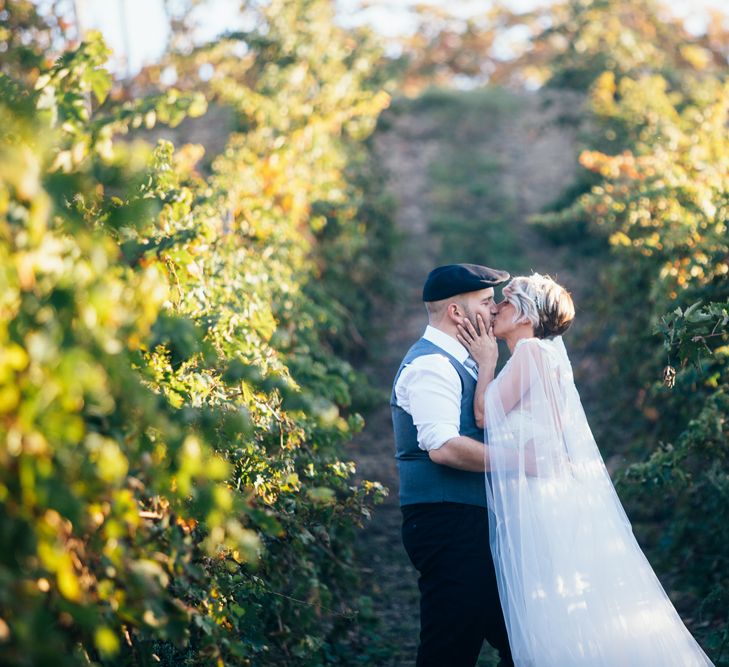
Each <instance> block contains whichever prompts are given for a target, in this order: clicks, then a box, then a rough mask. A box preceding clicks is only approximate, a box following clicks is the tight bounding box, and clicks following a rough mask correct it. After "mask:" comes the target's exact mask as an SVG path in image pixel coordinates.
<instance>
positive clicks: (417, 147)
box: [351, 91, 587, 667]
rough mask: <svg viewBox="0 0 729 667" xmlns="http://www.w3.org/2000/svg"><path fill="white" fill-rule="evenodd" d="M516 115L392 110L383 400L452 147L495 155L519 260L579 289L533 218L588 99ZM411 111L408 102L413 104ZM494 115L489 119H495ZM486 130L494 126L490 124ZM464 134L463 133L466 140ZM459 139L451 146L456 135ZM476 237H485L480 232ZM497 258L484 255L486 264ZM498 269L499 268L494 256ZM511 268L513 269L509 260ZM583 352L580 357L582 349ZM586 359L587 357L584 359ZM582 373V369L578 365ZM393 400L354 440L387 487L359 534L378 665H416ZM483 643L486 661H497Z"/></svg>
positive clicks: (386, 135)
mask: <svg viewBox="0 0 729 667" xmlns="http://www.w3.org/2000/svg"><path fill="white" fill-rule="evenodd" d="M514 101H515V105H514V108H515V109H516V112H515V113H509V114H505V115H502V116H501V117H500V118H499V119H498V120H497V121H496V125H495V124H494V122H493V121H494V119H486V118H484V119H483V120H484V123H483V126H484V130H485V131H484V132H483V133H482V134H480V135H479V133H478V132H476V135H477V136H478V137H479V138H478V141H476V142H474V141H473V137H474V131H473V128H471V131H469V132H457V131H453V130H454V129H458V128H449V127H443V126H442V121H443V118H442V116H438V115H434V114H433V113H432V112H430V111H429V110H428V109H427V108H418V107H412V108H409V109H408V110H406V111H405V112H404V113H403V112H400V113H396V112H394V111H393V112H389V113H388V115H387V117H386V121H387V122H386V123H385V124H384V129H382V130H380V131H378V134H377V136H376V154H377V157H378V159H379V161H380V162H381V164H382V165H383V168H384V169H386V171H387V173H388V177H389V179H388V182H389V188H390V190H391V192H392V194H393V196H394V197H395V199H396V202H397V206H398V210H397V215H396V225H397V228H398V232H399V234H400V235H401V236H402V242H401V244H400V248H399V252H398V254H397V260H396V262H395V264H394V266H393V269H392V271H393V275H392V279H393V281H394V283H395V284H396V285H398V292H399V297H400V298H399V299H398V300H397V302H396V303H393V304H389V305H388V306H387V308H384V307H383V309H382V311H383V312H382V313H381V314H380V321H379V322H378V324H379V326H380V327H381V330H382V331H383V335H382V338H381V341H380V342H379V349H377V348H375V349H373V350H372V352H371V361H370V362H369V364H368V366H367V367H366V368H365V369H364V370H365V372H366V373H367V375H368V376H369V377H370V379H371V381H372V383H373V384H374V385H375V386H376V387H378V388H381V389H382V392H383V397H384V396H385V393H386V392H389V388H390V386H391V383H392V379H393V377H394V374H395V372H396V370H397V368H398V365H399V363H400V360H401V358H402V356H403V355H404V353H405V352H406V350H407V349H408V347H409V346H410V345H411V344H412V343H413V342H414V341H415V340H417V339H418V338H419V337H420V335H421V334H422V331H423V329H424V328H425V325H426V318H425V311H424V308H423V305H422V301H421V289H422V283H423V280H424V279H425V276H426V275H427V273H428V271H429V270H430V269H431V268H433V267H434V266H437V265H438V264H439V263H442V262H441V261H440V245H441V240H442V237H439V236H438V235H437V234H435V233H434V231H433V229H432V227H431V222H432V210H433V206H434V202H433V197H432V189H431V185H432V184H431V168H432V166H433V165H434V164H435V163H436V161H437V160H439V159H440V158H441V156H442V155H443V154H445V153H446V152H447V151H452V150H453V149H454V148H456V149H457V150H459V151H464V152H467V151H477V152H482V153H487V154H489V155H491V156H493V157H494V159H496V160H498V163H499V165H500V169H498V170H497V172H496V174H497V175H496V178H498V179H499V183H498V187H500V188H502V189H503V192H504V193H506V194H507V195H508V197H509V198H510V199H511V200H512V203H513V206H512V207H511V210H512V211H513V212H514V216H513V220H511V222H510V225H509V229H508V230H505V233H509V234H512V235H513V237H514V238H515V239H516V241H517V245H518V248H519V250H520V251H521V252H523V253H524V257H523V261H522V262H520V264H521V265H522V266H529V267H530V268H532V269H534V270H538V271H540V272H542V273H550V274H552V275H555V276H557V277H558V278H559V279H560V280H562V281H563V282H564V283H565V284H566V285H567V286H568V287H570V289H571V290H572V291H573V293H576V295H578V294H579V285H580V284H581V281H580V278H579V275H580V274H581V273H582V274H583V275H584V272H581V270H580V267H575V266H569V265H566V264H565V262H566V257H565V255H564V253H562V252H560V251H557V250H555V249H554V248H550V247H545V243H544V241H543V240H542V239H540V238H539V237H538V236H537V234H536V232H535V231H534V230H533V229H531V228H530V226H529V225H528V224H527V218H528V216H529V215H530V214H532V213H535V212H539V211H540V210H542V209H543V207H544V206H545V205H547V204H549V203H550V202H551V201H553V200H554V199H555V198H556V197H557V196H558V195H559V194H560V193H561V192H562V191H563V189H564V188H566V187H567V186H569V185H570V183H571V182H572V180H573V178H574V174H575V172H576V169H577V160H576V158H577V152H578V143H577V142H578V133H579V126H578V123H579V118H580V117H581V116H582V114H581V107H582V105H583V100H582V98H580V97H578V96H576V95H567V94H565V93H563V92H555V91H543V92H540V93H535V94H518V95H515V100H514ZM406 109H407V107H406ZM489 120H491V121H492V122H489ZM486 129H488V131H486ZM459 137H461V138H460V139H459ZM459 141H460V142H461V143H460V144H458V145H456V146H454V142H459ZM474 241H475V242H476V241H478V239H474ZM490 261H493V260H488V259H487V258H486V257H485V258H484V259H483V263H484V264H489V263H490ZM493 265H494V266H499V267H500V268H502V267H501V264H498V263H497V262H496V261H493ZM503 268H507V269H508V268H509V267H503ZM578 358H579V355H578ZM585 363H587V361H585ZM575 370H576V375H577V374H578V373H579V369H578V368H577V367H576V368H575ZM393 453H394V444H393V438H392V429H391V423H390V410H389V405H388V402H387V400H384V398H383V401H382V404H381V405H380V406H379V407H378V408H377V409H376V410H374V411H373V412H372V413H371V414H369V415H367V425H366V427H365V429H364V431H363V432H362V433H361V434H360V435H359V436H358V437H357V438H356V440H355V441H354V442H353V443H352V445H351V454H352V456H353V457H354V459H355V461H356V463H357V467H358V475H359V476H360V477H361V478H364V479H370V480H377V481H380V482H382V483H383V484H384V485H385V486H386V487H388V489H389V491H390V493H389V496H388V497H387V499H386V500H385V502H384V503H383V504H381V505H379V506H378V507H377V508H376V509H375V513H374V516H373V519H372V520H371V522H370V523H369V524H368V526H367V527H366V528H365V530H364V531H362V532H361V534H360V537H359V541H358V544H357V551H358V554H359V559H360V562H361V563H362V566H363V568H364V569H365V573H366V578H367V592H368V593H369V594H370V595H371V596H372V598H373V601H374V607H375V612H376V614H377V616H378V618H379V620H380V628H379V631H378V640H379V641H380V642H381V644H382V646H381V649H382V650H381V654H382V655H383V656H384V655H385V654H386V657H382V659H381V661H379V662H378V663H377V665H378V667H379V666H382V667H404V666H405V665H413V664H414V661H415V653H416V647H417V640H418V632H419V611H418V590H417V574H416V572H415V570H414V569H413V568H412V566H411V564H410V562H409V560H408V558H407V555H406V554H405V551H404V549H403V547H402V543H401V539H400V523H401V514H400V508H399V504H398V479H397V469H396V466H395V459H394V457H393ZM489 654H490V651H488V649H484V651H483V652H482V659H481V661H480V662H479V665H490V664H493V663H492V660H491V658H490V657H489Z"/></svg>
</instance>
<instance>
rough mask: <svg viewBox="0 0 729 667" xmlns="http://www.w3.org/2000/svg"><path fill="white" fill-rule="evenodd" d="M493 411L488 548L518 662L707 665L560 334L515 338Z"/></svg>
mask: <svg viewBox="0 0 729 667" xmlns="http://www.w3.org/2000/svg"><path fill="white" fill-rule="evenodd" d="M485 418H486V427H487V429H488V443H489V447H488V454H489V467H490V472H489V473H488V474H487V475H486V480H487V481H486V491H487V498H488V503H489V510H490V512H491V516H490V517H489V519H490V540H491V551H492V553H493V557H494V562H495V565H496V573H497V579H498V585H499V595H500V598H501V604H502V607H503V609H504V616H505V618H506V625H507V629H508V633H509V641H510V643H511V649H512V653H513V656H514V660H515V664H516V665H517V667H527V666H528V667H570V666H572V665H581V666H583V667H584V666H587V665H589V666H590V667H618V666H631V667H633V666H634V667H668V666H671V665H675V666H676V667H679V666H680V667H692V666H694V665H697V666H698V665H701V666H703V665H711V664H712V663H711V661H710V660H709V659H708V658H707V656H706V655H705V654H704V652H703V651H702V650H701V648H700V646H699V645H698V643H697V642H696V641H695V640H694V639H693V637H692V636H691V634H690V633H689V632H688V630H687V629H686V627H685V626H684V624H683V622H682V621H681V618H680V617H679V615H678V613H677V612H676V610H675V609H674V607H673V605H672V604H671V602H670V600H669V598H668V596H667V595H666V593H665V591H664V590H663V587H662V586H661V584H660V582H659V581H658V579H657V577H656V575H655V574H654V572H653V569H652V568H651V566H650V564H649V563H648V561H647V560H646V558H645V556H644V555H643V552H642V551H641V549H640V547H639V546H638V543H637V542H636V540H635V537H634V536H633V532H632V529H631V526H630V522H629V520H628V518H627V516H626V514H625V511H624V510H623V507H622V505H621V503H620V500H619V498H618V496H617V494H616V493H615V489H614V487H613V484H612V482H611V480H610V476H609V475H608V472H607V470H606V468H605V465H604V463H603V460H602V457H601V456H600V452H599V450H598V448H597V445H596V444H595V440H594V438H593V436H592V432H591V430H590V427H589V425H588V423H587V419H586V418H585V413H584V411H583V408H582V403H581V401H580V397H579V395H578V393H577V389H576V387H575V384H574V379H573V376H572V367H571V365H570V362H569V358H568V356H567V352H566V350H565V347H564V344H563V342H562V340H561V338H555V339H553V340H540V339H536V338H530V339H523V340H520V341H519V342H518V343H517V346H516V348H515V350H514V354H513V355H512V357H511V358H510V359H509V361H508V362H507V364H506V366H505V367H504V368H503V370H502V371H501V373H499V375H498V377H497V378H496V379H495V380H494V381H493V382H492V383H491V384H490V385H489V387H488V389H487V390H486V395H485Z"/></svg>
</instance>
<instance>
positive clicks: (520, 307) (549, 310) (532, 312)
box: [503, 273, 575, 338]
mask: <svg viewBox="0 0 729 667" xmlns="http://www.w3.org/2000/svg"><path fill="white" fill-rule="evenodd" d="M503 293H504V298H505V299H506V300H507V301H508V302H509V303H510V304H511V305H512V306H514V309H515V311H516V312H515V314H514V323H529V324H531V326H532V327H533V329H534V335H535V336H536V337H537V338H552V337H553V336H561V335H562V334H563V333H564V332H565V331H567V329H569V328H570V325H571V324H572V320H574V319H575V305H574V303H573V302H572V296H571V295H570V293H569V292H568V291H567V290H566V289H565V288H564V287H562V286H561V285H559V284H557V283H556V282H554V280H552V279H551V278H550V277H549V276H543V275H541V274H540V273H532V275H531V276H517V277H516V278H514V279H512V280H511V281H510V282H509V284H508V285H506V287H504V289H503Z"/></svg>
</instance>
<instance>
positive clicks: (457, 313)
mask: <svg viewBox="0 0 729 667" xmlns="http://www.w3.org/2000/svg"><path fill="white" fill-rule="evenodd" d="M446 314H447V315H448V319H450V320H451V321H453V322H456V323H457V324H460V323H461V320H462V319H463V313H462V312H461V306H460V304H458V303H457V302H455V301H451V302H450V303H449V304H448V306H447V307H446Z"/></svg>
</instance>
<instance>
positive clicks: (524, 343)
mask: <svg viewBox="0 0 729 667" xmlns="http://www.w3.org/2000/svg"><path fill="white" fill-rule="evenodd" d="M539 348H540V340H539V338H535V337H532V338H520V339H519V340H518V341H516V345H515V346H514V352H513V353H512V356H514V355H516V354H518V353H519V352H522V353H524V352H527V353H531V354H533V353H534V352H536V351H537V350H539Z"/></svg>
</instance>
